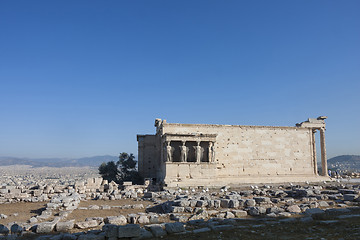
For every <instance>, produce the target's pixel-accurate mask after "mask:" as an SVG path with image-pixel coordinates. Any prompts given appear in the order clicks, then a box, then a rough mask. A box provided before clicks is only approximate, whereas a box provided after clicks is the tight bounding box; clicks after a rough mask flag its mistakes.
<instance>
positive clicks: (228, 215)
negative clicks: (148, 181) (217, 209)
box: [225, 211, 235, 218]
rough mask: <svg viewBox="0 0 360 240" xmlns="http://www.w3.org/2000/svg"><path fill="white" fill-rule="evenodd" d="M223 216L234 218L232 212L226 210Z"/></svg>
mask: <svg viewBox="0 0 360 240" xmlns="http://www.w3.org/2000/svg"><path fill="white" fill-rule="evenodd" d="M225 218H235V215H234V214H233V213H232V212H230V211H227V212H226V214H225Z"/></svg>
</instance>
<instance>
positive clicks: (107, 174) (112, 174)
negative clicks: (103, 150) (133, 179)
mask: <svg viewBox="0 0 360 240" xmlns="http://www.w3.org/2000/svg"><path fill="white" fill-rule="evenodd" d="M99 174H100V175H101V176H102V178H103V179H105V180H108V181H109V182H111V181H114V182H118V181H119V170H118V167H117V165H116V163H115V162H114V161H110V162H107V163H105V162H104V163H102V164H101V165H100V167H99Z"/></svg>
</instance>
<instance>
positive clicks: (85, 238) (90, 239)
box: [77, 233, 105, 240]
mask: <svg viewBox="0 0 360 240" xmlns="http://www.w3.org/2000/svg"><path fill="white" fill-rule="evenodd" d="M77 240H105V235H104V234H93V233H90V234H89V233H87V234H82V235H80V236H79V237H78V239H77Z"/></svg>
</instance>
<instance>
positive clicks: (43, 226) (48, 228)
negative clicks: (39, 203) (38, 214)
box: [36, 222, 55, 233]
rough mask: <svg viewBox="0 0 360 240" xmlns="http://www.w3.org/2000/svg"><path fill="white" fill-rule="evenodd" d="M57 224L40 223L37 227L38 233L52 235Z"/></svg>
mask: <svg viewBox="0 0 360 240" xmlns="http://www.w3.org/2000/svg"><path fill="white" fill-rule="evenodd" d="M54 227H55V223H53V222H43V223H39V224H38V225H37V227H36V233H50V232H52V231H53V230H54Z"/></svg>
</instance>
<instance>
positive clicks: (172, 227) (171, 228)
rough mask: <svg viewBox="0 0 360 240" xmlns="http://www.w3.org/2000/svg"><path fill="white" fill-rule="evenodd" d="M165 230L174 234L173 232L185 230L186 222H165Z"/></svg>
mask: <svg viewBox="0 0 360 240" xmlns="http://www.w3.org/2000/svg"><path fill="white" fill-rule="evenodd" d="M165 230H166V232H167V233H169V234H172V233H179V232H184V231H185V228H184V224H182V223H179V222H175V223H165Z"/></svg>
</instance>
